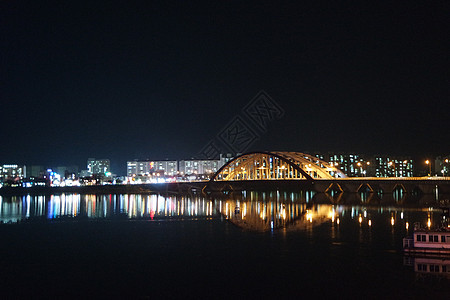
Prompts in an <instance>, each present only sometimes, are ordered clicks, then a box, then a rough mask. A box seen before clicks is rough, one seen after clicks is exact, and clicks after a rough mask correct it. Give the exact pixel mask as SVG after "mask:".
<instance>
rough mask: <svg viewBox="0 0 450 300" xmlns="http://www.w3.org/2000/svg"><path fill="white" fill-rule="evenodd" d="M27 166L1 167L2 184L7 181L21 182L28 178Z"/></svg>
mask: <svg viewBox="0 0 450 300" xmlns="http://www.w3.org/2000/svg"><path fill="white" fill-rule="evenodd" d="M26 170H27V168H26V166H22V165H16V164H10V165H3V166H1V167H0V182H5V181H7V180H13V181H19V180H23V179H24V178H25V177H27V172H26Z"/></svg>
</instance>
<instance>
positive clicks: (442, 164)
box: [434, 156, 450, 176]
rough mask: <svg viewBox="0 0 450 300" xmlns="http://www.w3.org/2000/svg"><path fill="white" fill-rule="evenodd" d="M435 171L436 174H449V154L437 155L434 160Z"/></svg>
mask: <svg viewBox="0 0 450 300" xmlns="http://www.w3.org/2000/svg"><path fill="white" fill-rule="evenodd" d="M434 166H435V173H436V174H437V176H449V175H450V156H444V157H442V156H438V157H436V160H435V162H434Z"/></svg>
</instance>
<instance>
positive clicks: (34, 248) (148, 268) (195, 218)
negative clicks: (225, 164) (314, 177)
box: [0, 191, 450, 299]
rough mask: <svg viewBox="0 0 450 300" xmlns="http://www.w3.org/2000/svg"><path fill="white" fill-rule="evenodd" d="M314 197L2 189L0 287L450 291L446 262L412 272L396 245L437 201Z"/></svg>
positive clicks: (70, 293) (23, 292)
mask: <svg viewBox="0 0 450 300" xmlns="http://www.w3.org/2000/svg"><path fill="white" fill-rule="evenodd" d="M314 199H315V198H314V195H313V194H312V193H310V192H282V191H273V192H250V191H243V192H238V193H232V194H227V195H225V194H222V195H216V196H211V195H210V196H203V195H196V194H190V195H167V194H166V195H159V194H142V195H141V194H117V195H80V194H60V195H50V196H32V195H27V196H8V197H6V196H3V197H0V222H1V224H0V237H1V240H2V243H1V245H2V246H1V247H0V267H1V277H0V282H1V286H2V291H1V293H2V295H3V297H13V298H25V297H30V296H31V297H37V298H104V297H108V298H138V299H148V298H154V297H158V298H183V299H185V298H195V299H198V298H210V297H214V298H230V297H239V298H244V297H246V298H249V297H251V298H255V297H258V298H272V297H283V296H290V297H296V298H303V297H306V296H308V297H319V298H341V297H352V298H355V297H358V298H360V297H361V298H380V297H382V298H412V297H414V298H429V297H433V296H440V297H447V296H448V295H449V292H450V279H449V278H450V272H447V273H442V272H439V273H437V272H435V273H427V272H417V271H415V267H414V264H415V260H417V258H410V257H405V256H404V255H403V254H402V251H401V249H402V238H403V237H405V236H407V235H408V234H410V233H411V232H412V229H413V227H414V223H417V222H418V223H420V224H422V225H423V226H430V227H434V226H437V225H439V224H440V223H441V221H442V218H443V216H442V210H440V209H439V208H436V207H433V206H430V205H427V206H424V205H421V204H410V205H404V204H403V205H401V204H398V203H388V204H382V203H381V204H380V203H375V204H374V203H368V202H364V201H362V202H360V203H356V204H355V203H353V204H331V202H328V203H327V202H324V201H321V202H320V203H318V202H317V201H315V200H314ZM422 260H423V259H422ZM433 263H434V264H436V262H435V261H434V262H433ZM438 263H439V264H441V265H448V264H449V261H448V259H441V260H440V261H439V262H438ZM448 269H449V271H450V267H448Z"/></svg>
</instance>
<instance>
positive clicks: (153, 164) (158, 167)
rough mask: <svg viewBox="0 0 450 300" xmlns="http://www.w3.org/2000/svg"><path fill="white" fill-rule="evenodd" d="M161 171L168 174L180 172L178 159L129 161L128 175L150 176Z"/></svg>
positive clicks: (173, 174) (172, 174)
mask: <svg viewBox="0 0 450 300" xmlns="http://www.w3.org/2000/svg"><path fill="white" fill-rule="evenodd" d="M152 173H159V174H161V173H162V174H163V175H166V176H175V175H177V174H178V161H176V160H155V161H149V160H134V161H128V162H127V176H128V177H133V176H150V175H152Z"/></svg>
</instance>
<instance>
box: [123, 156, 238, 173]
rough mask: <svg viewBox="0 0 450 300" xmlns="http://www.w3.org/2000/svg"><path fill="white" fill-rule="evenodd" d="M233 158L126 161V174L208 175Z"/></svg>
mask: <svg viewBox="0 0 450 300" xmlns="http://www.w3.org/2000/svg"><path fill="white" fill-rule="evenodd" d="M231 159H233V157H232V156H231V155H230V154H228V155H220V158H219V159H187V160H155V161H150V160H133V161H128V162H127V176H128V177H133V176H150V175H152V174H155V173H156V174H160V175H164V176H186V175H208V174H214V173H215V172H217V171H218V170H219V169H220V168H221V167H222V166H223V165H224V164H225V163H227V162H228V161H230V160H231Z"/></svg>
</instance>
